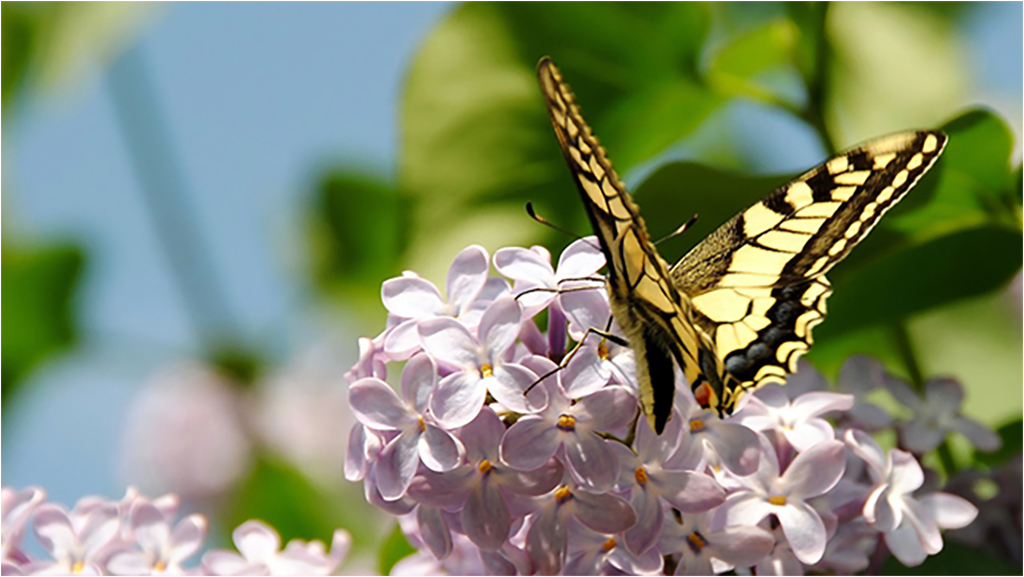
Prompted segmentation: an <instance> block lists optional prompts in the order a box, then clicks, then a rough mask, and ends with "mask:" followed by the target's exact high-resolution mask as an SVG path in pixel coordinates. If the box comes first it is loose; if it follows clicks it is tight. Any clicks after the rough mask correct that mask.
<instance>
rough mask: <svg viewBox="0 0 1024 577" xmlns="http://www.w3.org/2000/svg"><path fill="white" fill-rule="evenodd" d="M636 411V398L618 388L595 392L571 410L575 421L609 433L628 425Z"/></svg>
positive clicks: (612, 387) (580, 400)
mask: <svg viewBox="0 0 1024 577" xmlns="http://www.w3.org/2000/svg"><path fill="white" fill-rule="evenodd" d="M636 410H637V409H636V398H635V397H633V395H631V394H629V391H627V390H626V389H624V388H622V387H619V386H610V387H605V388H603V389H601V390H599V391H595V392H594V393H593V394H590V395H587V396H586V397H583V398H582V399H579V401H577V402H576V404H575V405H574V406H573V407H572V409H571V411H572V413H573V415H575V416H576V419H577V421H582V422H584V423H586V424H587V426H590V427H593V428H595V430H596V429H599V430H601V431H611V430H614V429H617V428H619V427H623V426H625V425H627V424H629V422H630V421H631V420H633V417H634V416H635V415H636Z"/></svg>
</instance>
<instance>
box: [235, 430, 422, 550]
mask: <svg viewBox="0 0 1024 577" xmlns="http://www.w3.org/2000/svg"><path fill="white" fill-rule="evenodd" d="M417 432H418V431H417ZM418 437H419V435H418V434H414V433H412V432H410V431H403V432H402V433H400V434H399V435H398V436H397V437H395V438H394V439H392V440H391V442H390V443H388V444H387V445H385V446H384V450H383V451H381V452H380V457H379V460H378V461H377V466H376V471H377V488H378V489H379V490H380V494H381V496H382V497H384V499H385V500H386V501H394V500H396V499H400V498H402V496H404V495H405V492H406V491H407V490H408V489H409V484H410V483H412V477H413V475H415V474H416V467H417V466H418V465H419V464H420V453H419V448H418V445H419V439H418ZM246 558H249V556H248V555H246Z"/></svg>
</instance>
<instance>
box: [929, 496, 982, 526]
mask: <svg viewBox="0 0 1024 577" xmlns="http://www.w3.org/2000/svg"><path fill="white" fill-rule="evenodd" d="M918 502H920V503H921V506H922V507H924V508H925V509H927V510H928V511H929V512H931V514H932V517H934V518H935V522H936V524H938V526H939V527H941V528H942V529H960V528H962V527H966V526H968V525H970V524H971V523H972V522H973V521H974V519H975V518H976V517H977V516H978V508H977V507H975V506H974V505H972V504H971V502H970V501H968V500H966V499H963V498H961V497H958V496H956V495H951V494H949V493H932V494H930V495H925V496H924V497H921V498H920V499H918Z"/></svg>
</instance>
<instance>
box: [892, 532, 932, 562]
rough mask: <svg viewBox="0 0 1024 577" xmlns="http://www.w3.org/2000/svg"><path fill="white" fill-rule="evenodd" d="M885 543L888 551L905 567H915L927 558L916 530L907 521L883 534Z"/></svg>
mask: <svg viewBox="0 0 1024 577" xmlns="http://www.w3.org/2000/svg"><path fill="white" fill-rule="evenodd" d="M885 544H886V545H887V546H888V547H889V551H891V552H892V554H893V555H894V556H895V557H896V558H897V559H899V560H900V563H903V564H904V565H906V566H907V567H916V566H918V565H920V564H921V563H923V562H924V560H925V559H927V558H928V553H927V552H926V551H925V550H924V546H922V545H921V540H920V539H919V538H918V536H917V531H915V530H914V527H913V525H911V524H910V523H909V522H904V523H903V524H902V525H900V526H899V527H897V528H896V529H895V530H894V531H889V532H887V533H886V534H885Z"/></svg>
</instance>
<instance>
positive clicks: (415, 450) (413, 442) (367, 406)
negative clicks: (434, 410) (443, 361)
mask: <svg viewBox="0 0 1024 577" xmlns="http://www.w3.org/2000/svg"><path fill="white" fill-rule="evenodd" d="M436 382H437V370H436V368H435V366H434V361H432V360H431V359H430V357H428V356H427V355H425V354H418V355H416V356H414V357H413V358H411V359H409V361H408V362H407V363H406V364H405V368H404V370H403V371H402V398H401V399H400V398H399V397H398V395H396V394H395V392H394V391H393V390H392V389H391V387H389V386H388V384H387V383H385V382H384V381H381V380H380V379H374V378H372V377H371V378H367V379H362V380H359V381H356V382H355V383H353V384H352V386H350V387H349V402H350V403H351V404H352V410H353V411H354V412H355V414H356V418H358V419H359V421H360V422H361V423H362V424H363V425H364V426H366V427H369V428H371V429H374V430H376V431H396V432H397V433H398V434H397V435H396V436H395V437H394V438H393V439H391V440H390V441H389V442H388V443H387V444H386V445H385V446H384V448H383V450H381V452H380V455H379V456H378V460H377V484H378V487H379V488H380V492H381V495H382V496H383V497H384V498H385V499H387V500H389V501H393V500H395V499H398V498H400V497H401V496H402V495H404V494H405V491H406V490H407V489H408V488H409V483H411V482H412V477H413V475H415V474H416V468H417V466H418V465H419V463H420V462H422V463H423V464H424V465H426V466H427V467H428V468H430V469H432V470H434V471H448V470H451V469H454V468H455V467H457V466H458V465H459V463H460V462H461V460H462V455H463V448H462V444H461V443H460V442H459V441H458V439H456V438H455V437H453V436H452V435H451V434H450V433H448V431H445V430H444V429H442V428H440V427H438V426H437V425H435V424H434V423H433V418H432V417H431V416H430V414H429V412H428V405H429V403H430V396H431V393H432V392H433V390H434V388H435V383H436Z"/></svg>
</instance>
